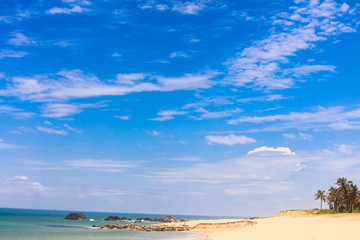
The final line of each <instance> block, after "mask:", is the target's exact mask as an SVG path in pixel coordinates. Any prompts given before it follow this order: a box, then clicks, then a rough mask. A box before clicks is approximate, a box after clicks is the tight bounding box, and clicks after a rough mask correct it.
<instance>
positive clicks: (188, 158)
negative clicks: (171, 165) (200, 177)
mask: <svg viewBox="0 0 360 240" xmlns="http://www.w3.org/2000/svg"><path fill="white" fill-rule="evenodd" d="M164 159H166V160H170V161H184V162H202V161H204V159H202V158H200V157H194V156H182V157H172V158H164Z"/></svg>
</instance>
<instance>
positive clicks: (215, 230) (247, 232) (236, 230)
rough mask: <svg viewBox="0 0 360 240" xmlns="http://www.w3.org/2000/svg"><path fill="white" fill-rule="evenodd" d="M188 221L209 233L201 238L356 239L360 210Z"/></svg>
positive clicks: (259, 239) (274, 239)
mask: <svg viewBox="0 0 360 240" xmlns="http://www.w3.org/2000/svg"><path fill="white" fill-rule="evenodd" d="M249 222H251V223H250V224H249ZM177 224H179V225H181V224H183V223H177ZM187 224H188V225H189V226H196V225H197V224H200V225H198V226H199V227H195V228H194V230H193V231H195V232H207V233H209V235H208V237H206V238H204V239H203V240H205V239H206V240H238V239H246V240H265V239H266V240H340V239H341V240H355V239H356V240H358V239H359V236H360V228H359V226H360V214H336V215H332V214H329V215H309V214H304V212H303V211H287V212H282V213H280V214H277V215H275V216H272V217H268V218H261V219H254V220H246V219H244V220H239V219H223V220H206V221H189V222H187Z"/></svg>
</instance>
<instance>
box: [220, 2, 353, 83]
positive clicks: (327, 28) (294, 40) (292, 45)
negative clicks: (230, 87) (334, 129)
mask: <svg viewBox="0 0 360 240" xmlns="http://www.w3.org/2000/svg"><path fill="white" fill-rule="evenodd" d="M346 6H347V5H346V3H344V4H338V3H337V2H335V1H334V0H326V1H310V2H309V3H308V1H298V5H296V6H294V7H292V8H291V12H290V13H288V12H283V13H281V14H279V15H278V16H276V17H274V19H273V23H274V24H278V25H280V28H276V32H275V33H273V34H271V35H270V36H269V37H267V38H266V39H263V40H261V41H257V42H255V43H254V45H253V46H251V47H248V48H246V49H244V50H243V51H241V52H240V53H239V54H238V55H237V56H236V57H235V58H233V59H231V60H229V61H228V62H227V64H228V67H229V74H230V77H229V78H228V81H229V82H230V83H232V84H235V85H238V86H253V87H257V88H265V89H285V88H290V87H293V86H294V84H295V83H294V81H295V80H296V79H299V77H302V76H306V75H309V74H310V73H316V72H319V71H330V72H333V71H334V70H335V66H331V65H308V64H305V65H300V66H297V67H293V66H291V63H292V61H291V60H292V58H294V57H295V56H296V54H298V52H299V51H301V50H310V49H314V46H315V43H317V42H320V41H325V40H327V39H328V38H329V37H331V36H335V35H339V34H341V33H348V32H355V31H356V30H355V29H354V28H353V26H351V25H350V24H347V23H344V22H342V18H343V17H346V16H347V15H348V10H347V9H348V8H347V7H346Z"/></svg>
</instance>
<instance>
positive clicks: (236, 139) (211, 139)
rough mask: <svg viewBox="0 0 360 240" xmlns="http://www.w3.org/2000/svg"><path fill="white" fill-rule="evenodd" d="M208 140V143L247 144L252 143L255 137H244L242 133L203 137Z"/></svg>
mask: <svg viewBox="0 0 360 240" xmlns="http://www.w3.org/2000/svg"><path fill="white" fill-rule="evenodd" d="M205 139H206V140H208V143H209V144H210V145H212V144H214V143H217V144H222V145H228V146H232V145H236V144H247V143H254V142H256V140H255V139H253V138H250V137H246V136H244V135H241V136H237V135H233V134H231V135H228V136H217V135H208V136H206V137H205Z"/></svg>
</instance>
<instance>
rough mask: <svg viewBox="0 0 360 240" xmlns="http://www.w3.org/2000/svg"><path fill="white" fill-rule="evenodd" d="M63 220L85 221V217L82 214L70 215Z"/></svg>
mask: <svg viewBox="0 0 360 240" xmlns="http://www.w3.org/2000/svg"><path fill="white" fill-rule="evenodd" d="M65 219H70V220H86V219H87V218H86V216H85V215H84V214H83V213H70V214H68V215H66V217H65Z"/></svg>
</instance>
